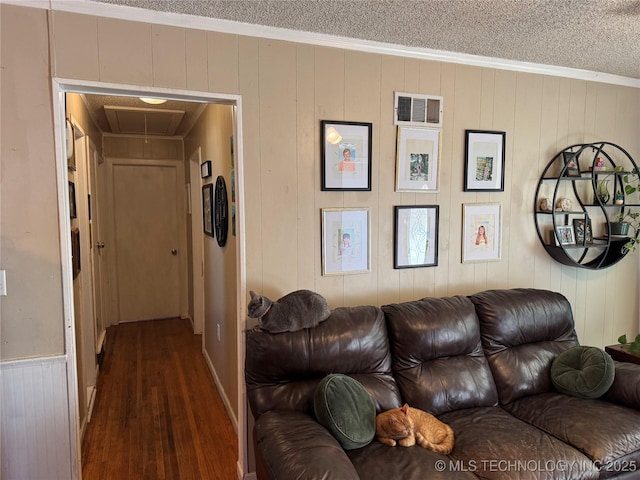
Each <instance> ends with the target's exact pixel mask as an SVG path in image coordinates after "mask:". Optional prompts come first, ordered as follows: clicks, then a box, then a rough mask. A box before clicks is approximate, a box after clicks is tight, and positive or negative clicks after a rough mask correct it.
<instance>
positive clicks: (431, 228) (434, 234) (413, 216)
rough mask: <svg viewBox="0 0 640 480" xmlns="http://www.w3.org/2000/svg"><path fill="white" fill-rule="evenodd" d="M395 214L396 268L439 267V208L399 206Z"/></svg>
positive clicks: (394, 263) (395, 208) (394, 249)
mask: <svg viewBox="0 0 640 480" xmlns="http://www.w3.org/2000/svg"><path fill="white" fill-rule="evenodd" d="M394 210H395V238H394V247H393V268H395V269H400V268H419V267H436V266H437V265H438V230H439V215H440V207H439V206H438V205H400V206H396V207H394Z"/></svg>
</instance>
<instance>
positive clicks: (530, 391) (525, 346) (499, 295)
mask: <svg viewBox="0 0 640 480" xmlns="http://www.w3.org/2000/svg"><path fill="white" fill-rule="evenodd" d="M470 299H471V301H472V302H473V303H474V305H475V307H476V312H477V313H478V318H479V319H480V330H481V332H482V345H483V347H484V351H485V354H486V355H487V359H488V360H489V365H490V366H491V371H492V372H493V378H494V380H495V382H496V386H497V388H498V396H499V397H500V403H502V404H503V405H504V404H508V403H510V402H513V401H514V400H517V399H519V398H522V397H524V396H528V395H536V394H539V393H544V392H549V391H553V384H552V383H551V363H552V362H553V360H554V359H555V358H556V356H558V354H559V353H562V352H564V351H565V350H566V349H568V348H571V347H573V346H575V345H578V338H577V336H576V332H575V330H574V323H573V315H572V313H571V305H570V304H569V301H568V300H567V299H566V298H565V297H564V296H563V295H561V294H559V293H556V292H551V291H548V290H537V289H532V288H514V289H508V290H488V291H485V292H480V293H477V294H475V295H471V296H470Z"/></svg>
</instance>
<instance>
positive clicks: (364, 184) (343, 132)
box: [320, 120, 372, 191]
mask: <svg viewBox="0 0 640 480" xmlns="http://www.w3.org/2000/svg"><path fill="white" fill-rule="evenodd" d="M320 132H321V134H322V136H321V139H320V144H321V145H322V155H321V158H322V172H321V173H322V190H323V191H332V190H335V191H352V190H355V191H357V190H364V191H370V190H371V139H372V124H371V123H362V122H334V121H328V120H322V122H321V123H320Z"/></svg>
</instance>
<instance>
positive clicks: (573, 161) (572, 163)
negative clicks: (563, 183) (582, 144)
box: [562, 152, 580, 177]
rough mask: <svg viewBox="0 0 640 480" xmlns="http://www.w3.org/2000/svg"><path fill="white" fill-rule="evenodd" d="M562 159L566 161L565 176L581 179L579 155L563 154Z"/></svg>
mask: <svg viewBox="0 0 640 480" xmlns="http://www.w3.org/2000/svg"><path fill="white" fill-rule="evenodd" d="M562 159H563V160H564V167H565V170H564V171H565V175H566V176H567V177H579V176H580V165H579V163H578V153H577V152H575V153H574V152H562Z"/></svg>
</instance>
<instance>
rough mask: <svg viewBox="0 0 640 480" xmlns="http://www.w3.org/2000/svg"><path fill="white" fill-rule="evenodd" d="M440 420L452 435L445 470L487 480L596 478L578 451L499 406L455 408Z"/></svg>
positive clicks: (592, 468)
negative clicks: (451, 445) (459, 471)
mask: <svg viewBox="0 0 640 480" xmlns="http://www.w3.org/2000/svg"><path fill="white" fill-rule="evenodd" d="M441 420H442V421H443V422H446V423H447V424H449V425H450V426H451V428H453V430H454V431H455V434H456V445H455V447H454V448H453V451H452V452H451V454H450V456H451V457H452V462H450V463H448V464H447V468H456V469H461V468H466V469H468V470H471V471H473V472H474V473H475V474H476V475H477V476H478V477H479V478H482V479H491V480H498V479H499V480H513V479H554V480H562V479H564V480H579V479H581V480H586V479H596V478H598V476H599V475H598V469H597V468H596V466H595V465H594V464H593V462H591V461H589V459H588V458H587V457H586V456H585V455H583V454H582V453H581V452H579V451H578V450H576V449H575V448H572V447H571V446H569V445H567V444H565V443H563V442H561V441H560V440H558V439H557V438H555V437H554V436H553V435H549V434H547V433H545V432H543V431H542V430H540V429H538V428H535V427H534V426H531V425H529V424H528V423H525V422H523V421H522V420H519V419H518V418H516V417H514V416H513V415H510V414H509V413H508V412H507V411H505V410H504V409H503V408H501V407H484V408H472V409H467V410H458V411H455V412H449V413H445V414H444V415H442V417H441Z"/></svg>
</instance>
